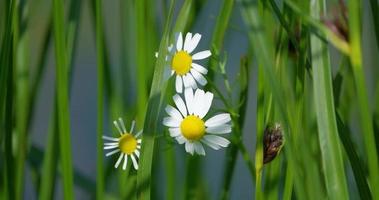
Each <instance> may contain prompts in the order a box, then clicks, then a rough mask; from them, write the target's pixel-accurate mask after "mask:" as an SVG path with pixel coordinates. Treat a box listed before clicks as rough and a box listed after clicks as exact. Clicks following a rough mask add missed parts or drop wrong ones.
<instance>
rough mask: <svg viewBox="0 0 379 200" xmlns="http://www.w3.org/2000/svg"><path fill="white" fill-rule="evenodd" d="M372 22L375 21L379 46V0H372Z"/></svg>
mask: <svg viewBox="0 0 379 200" xmlns="http://www.w3.org/2000/svg"><path fill="white" fill-rule="evenodd" d="M370 7H371V14H372V22H373V23H374V32H375V37H376V45H377V47H378V48H379V3H378V1H377V0H370Z"/></svg>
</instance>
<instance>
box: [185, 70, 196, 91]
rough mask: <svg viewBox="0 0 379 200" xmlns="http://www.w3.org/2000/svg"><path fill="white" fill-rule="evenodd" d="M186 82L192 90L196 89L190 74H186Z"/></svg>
mask: <svg viewBox="0 0 379 200" xmlns="http://www.w3.org/2000/svg"><path fill="white" fill-rule="evenodd" d="M187 77H188V81H189V87H192V88H193V89H196V88H197V84H196V81H195V79H194V78H193V76H192V74H191V73H187Z"/></svg>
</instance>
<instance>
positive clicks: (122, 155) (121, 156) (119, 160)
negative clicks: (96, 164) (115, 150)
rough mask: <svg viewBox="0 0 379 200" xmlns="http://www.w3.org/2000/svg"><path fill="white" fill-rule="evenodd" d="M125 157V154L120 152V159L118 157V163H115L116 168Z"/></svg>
mask: <svg viewBox="0 0 379 200" xmlns="http://www.w3.org/2000/svg"><path fill="white" fill-rule="evenodd" d="M123 157H124V154H123V153H122V154H120V156H119V157H118V159H117V162H116V164H115V165H114V168H117V167H118V166H119V165H120V163H121V160H122V158H123Z"/></svg>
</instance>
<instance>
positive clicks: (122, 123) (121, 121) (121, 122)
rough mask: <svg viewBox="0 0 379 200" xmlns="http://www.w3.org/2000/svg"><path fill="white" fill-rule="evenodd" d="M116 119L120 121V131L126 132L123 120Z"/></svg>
mask: <svg viewBox="0 0 379 200" xmlns="http://www.w3.org/2000/svg"><path fill="white" fill-rule="evenodd" d="M118 121H119V122H120V125H121V129H122V131H123V132H122V133H126V128H125V124H124V120H122V118H121V117H120V118H118Z"/></svg>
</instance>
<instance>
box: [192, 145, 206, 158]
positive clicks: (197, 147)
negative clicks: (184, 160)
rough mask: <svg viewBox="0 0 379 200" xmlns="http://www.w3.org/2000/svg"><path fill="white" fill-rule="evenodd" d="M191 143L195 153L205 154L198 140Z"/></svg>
mask: <svg viewBox="0 0 379 200" xmlns="http://www.w3.org/2000/svg"><path fill="white" fill-rule="evenodd" d="M193 145H194V148H195V152H196V153H197V154H199V155H203V156H205V151H204V147H203V145H202V144H201V143H200V142H194V143H193Z"/></svg>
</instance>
